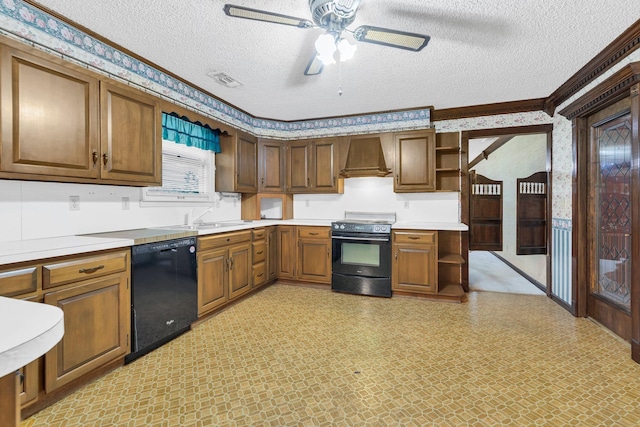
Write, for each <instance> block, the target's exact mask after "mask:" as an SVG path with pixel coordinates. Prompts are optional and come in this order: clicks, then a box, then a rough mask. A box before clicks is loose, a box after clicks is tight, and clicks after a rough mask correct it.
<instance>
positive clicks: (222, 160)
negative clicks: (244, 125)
mask: <svg viewBox="0 0 640 427" xmlns="http://www.w3.org/2000/svg"><path fill="white" fill-rule="evenodd" d="M220 148H221V150H222V151H221V152H220V153H218V154H216V191H229V192H234V193H257V192H258V138H256V137H254V136H251V135H249V134H246V133H244V132H240V131H238V132H236V134H235V135H231V136H225V135H221V136H220Z"/></svg>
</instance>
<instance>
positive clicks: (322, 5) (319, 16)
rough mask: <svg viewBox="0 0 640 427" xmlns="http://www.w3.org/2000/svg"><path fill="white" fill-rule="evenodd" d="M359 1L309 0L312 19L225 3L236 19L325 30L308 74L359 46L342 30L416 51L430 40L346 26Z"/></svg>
mask: <svg viewBox="0 0 640 427" xmlns="http://www.w3.org/2000/svg"><path fill="white" fill-rule="evenodd" d="M360 1H361V0H309V9H310V10H311V16H312V19H313V21H310V20H308V19H302V18H296V17H295V16H288V15H282V14H279V13H273V12H267V11H264V10H259V9H251V8H248V7H244V6H236V5H232V4H225V6H224V12H225V13H226V14H227V15H228V16H231V17H234V18H244V19H252V20H254V21H263V22H271V23H274V24H281V25H289V26H293V27H298V28H322V29H325V30H326V33H324V34H322V35H321V36H320V37H318V39H317V40H316V43H315V47H316V51H317V53H314V55H313V57H312V58H311V60H310V61H309V63H308V64H307V68H306V69H305V71H304V74H305V75H307V76H312V75H316V74H320V73H321V72H322V69H323V67H324V65H326V64H332V63H334V62H335V59H334V55H335V53H336V52H337V53H338V55H339V60H340V61H345V60H347V59H349V58H351V57H352V56H353V54H354V53H355V50H356V48H357V46H356V45H352V44H350V43H349V42H348V41H347V40H346V39H344V38H343V37H342V33H343V32H347V33H351V34H352V35H353V38H354V39H355V40H357V41H359V42H365V43H373V44H379V45H383V46H389V47H394V48H398V49H405V50H411V51H414V52H419V51H421V50H422V49H423V48H424V47H425V46H426V45H427V43H429V39H430V37H429V36H427V35H424V34H416V33H409V32H406V31H398V30H392V29H389V28H382V27H374V26H371V25H362V26H360V27H358V28H356V29H355V30H349V29H347V27H348V26H349V25H351V24H352V23H353V21H354V20H355V18H356V11H357V10H358V5H359V4H360Z"/></svg>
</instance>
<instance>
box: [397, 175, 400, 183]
mask: <svg viewBox="0 0 640 427" xmlns="http://www.w3.org/2000/svg"><path fill="white" fill-rule="evenodd" d="M396 184H400V175H398V174H396Z"/></svg>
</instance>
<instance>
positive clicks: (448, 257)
mask: <svg viewBox="0 0 640 427" xmlns="http://www.w3.org/2000/svg"><path fill="white" fill-rule="evenodd" d="M438 255H439V258H438V262H439V263H441V264H454V265H462V264H464V262H465V261H464V258H463V257H462V255H460V254H443V255H440V254H438Z"/></svg>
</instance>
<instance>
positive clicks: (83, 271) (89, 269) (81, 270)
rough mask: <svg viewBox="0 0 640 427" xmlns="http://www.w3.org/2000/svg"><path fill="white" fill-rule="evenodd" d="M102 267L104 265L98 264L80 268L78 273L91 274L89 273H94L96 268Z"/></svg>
mask: <svg viewBox="0 0 640 427" xmlns="http://www.w3.org/2000/svg"><path fill="white" fill-rule="evenodd" d="M103 268H104V265H99V266H97V267H91V268H81V269H80V270H78V273H85V274H91V273H95V272H96V271H98V270H102V269H103Z"/></svg>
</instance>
